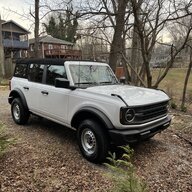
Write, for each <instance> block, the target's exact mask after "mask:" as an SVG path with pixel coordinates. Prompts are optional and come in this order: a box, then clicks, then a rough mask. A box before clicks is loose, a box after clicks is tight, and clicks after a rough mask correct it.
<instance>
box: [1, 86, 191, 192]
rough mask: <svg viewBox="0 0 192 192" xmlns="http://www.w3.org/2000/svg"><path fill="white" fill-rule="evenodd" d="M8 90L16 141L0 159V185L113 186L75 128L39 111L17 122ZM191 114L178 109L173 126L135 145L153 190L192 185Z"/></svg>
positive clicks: (185, 190)
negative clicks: (82, 147)
mask: <svg viewBox="0 0 192 192" xmlns="http://www.w3.org/2000/svg"><path fill="white" fill-rule="evenodd" d="M7 96H8V91H7V90H6V89H5V90H2V89H0V121H1V122H3V123H4V124H5V128H6V130H5V131H6V133H7V134H9V135H10V136H11V137H13V138H16V144H14V146H13V147H12V148H11V149H10V150H9V151H8V152H7V153H6V154H5V155H4V156H3V158H1V160H0V191H6V192H8V191H11V192H12V191H16V192H18V191H46V192H48V191H87V192H89V191H107V189H109V187H110V182H109V181H108V180H107V179H106V178H105V176H104V175H103V174H104V173H105V171H106V170H105V169H104V168H103V166H97V165H94V164H91V163H89V162H87V161H86V160H85V159H83V157H82V156H81V155H80V152H79V149H78V147H77V143H76V139H75V133H74V132H73V131H71V130H69V129H65V128H63V127H62V126H60V125H57V124H55V123H52V122H50V121H47V120H39V119H38V118H36V117H32V118H30V121H29V123H28V124H27V126H18V125H15V124H14V123H13V121H12V118H11V115H10V106H9V104H7ZM191 118H192V117H191V116H187V115H180V114H175V115H174V118H173V124H172V126H171V127H170V128H169V129H168V130H166V131H164V132H163V133H162V134H159V135H157V136H155V137H154V138H153V139H151V140H150V141H147V142H145V143H142V144H139V145H137V146H134V150H135V155H134V164H135V165H136V168H137V173H138V175H139V176H140V177H141V178H143V180H144V181H145V182H146V183H147V184H148V186H149V191H150V192H153V191H154V192H156V191H161V192H177V191H178V192H191V191H192V146H191V144H190V142H187V141H191V142H192V137H191V136H192V123H191V122H192V121H191ZM180 136H181V137H180ZM182 136H184V138H182ZM185 139H186V140H185Z"/></svg>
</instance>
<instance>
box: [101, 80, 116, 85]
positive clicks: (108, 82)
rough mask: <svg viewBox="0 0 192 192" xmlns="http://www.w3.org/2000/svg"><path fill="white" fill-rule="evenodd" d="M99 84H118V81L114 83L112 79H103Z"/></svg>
mask: <svg viewBox="0 0 192 192" xmlns="http://www.w3.org/2000/svg"><path fill="white" fill-rule="evenodd" d="M99 84H112V85H114V84H116V83H113V82H112V81H103V82H99Z"/></svg>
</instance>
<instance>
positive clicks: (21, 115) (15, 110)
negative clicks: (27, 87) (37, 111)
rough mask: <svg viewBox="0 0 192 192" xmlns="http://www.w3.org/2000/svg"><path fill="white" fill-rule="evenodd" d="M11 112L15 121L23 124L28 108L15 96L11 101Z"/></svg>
mask: <svg viewBox="0 0 192 192" xmlns="http://www.w3.org/2000/svg"><path fill="white" fill-rule="evenodd" d="M11 114H12V117H13V120H14V121H15V123H17V124H19V125H24V124H26V123H27V121H28V119H29V110H28V109H26V108H25V107H24V105H23V103H22V102H21V99H19V98H15V99H14V100H13V101H12V103H11Z"/></svg>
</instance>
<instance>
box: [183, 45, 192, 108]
mask: <svg viewBox="0 0 192 192" xmlns="http://www.w3.org/2000/svg"><path fill="white" fill-rule="evenodd" d="M191 68H192V48H190V62H189V66H188V69H187V73H186V76H185V82H184V86H183V95H182V102H181V109H183V108H184V107H185V100H186V91H187V84H188V81H189V76H190V73H191Z"/></svg>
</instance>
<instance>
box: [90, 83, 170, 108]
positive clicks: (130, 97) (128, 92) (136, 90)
mask: <svg viewBox="0 0 192 192" xmlns="http://www.w3.org/2000/svg"><path fill="white" fill-rule="evenodd" d="M86 91H88V92H92V93H97V94H103V95H108V96H111V94H117V95H120V96H121V97H122V98H123V99H124V100H125V102H126V103H127V104H128V105H129V106H139V105H148V104H152V103H158V102H162V101H166V100H169V97H168V96H167V95H166V94H165V93H164V92H163V91H160V90H155V89H149V88H143V87H136V86H129V85H107V86H95V87H89V88H87V89H86Z"/></svg>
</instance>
